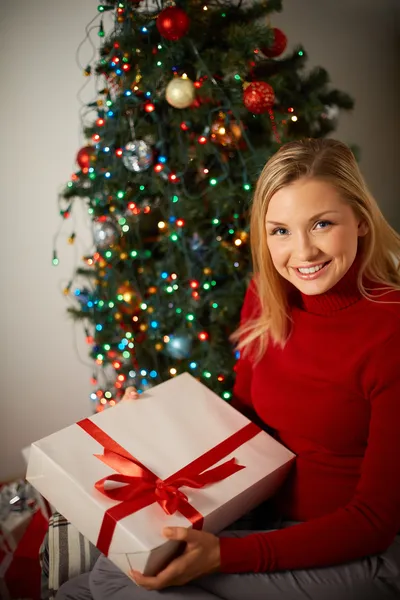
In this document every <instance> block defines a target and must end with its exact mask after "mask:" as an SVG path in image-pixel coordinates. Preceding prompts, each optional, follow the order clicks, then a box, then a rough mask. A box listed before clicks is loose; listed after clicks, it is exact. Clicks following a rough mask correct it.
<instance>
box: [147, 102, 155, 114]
mask: <svg viewBox="0 0 400 600" xmlns="http://www.w3.org/2000/svg"><path fill="white" fill-rule="evenodd" d="M155 109H156V107H155V106H154V104H153V103H152V102H146V104H145V105H144V110H145V111H146V112H147V113H152V112H153V111H154V110H155Z"/></svg>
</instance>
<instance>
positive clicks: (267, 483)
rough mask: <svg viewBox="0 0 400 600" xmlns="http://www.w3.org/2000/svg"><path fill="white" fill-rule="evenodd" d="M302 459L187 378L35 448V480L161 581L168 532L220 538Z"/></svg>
mask: <svg viewBox="0 0 400 600" xmlns="http://www.w3.org/2000/svg"><path fill="white" fill-rule="evenodd" d="M293 459H294V455H293V454H292V453H291V452H290V451H289V450H287V449H286V448H285V447H284V446H282V445H281V444H279V443H278V442H277V441H276V440H274V439H273V438H272V437H271V436H269V435H268V434H267V433H265V432H264V431H262V430H261V429H260V428H259V427H258V426H257V425H255V424H254V423H251V422H250V421H249V420H248V419H247V418H246V417H244V416H243V415H242V414H241V413H239V412H238V411H236V410H235V409H234V408H232V407H231V406H230V405H229V404H228V403H226V402H225V401H224V400H222V399H221V398H220V397H219V396H217V395H216V394H214V393H213V392H212V391H210V390H209V389H208V388H207V387H206V386H204V385H202V384H201V383H199V382H198V381H197V380H196V379H195V378H194V377H192V376H191V375H189V374H188V373H183V374H182V375H179V376H177V377H175V378H174V379H171V380H169V381H167V382H165V383H162V384H160V385H157V386H155V387H153V388H151V389H150V390H148V391H146V392H145V393H143V394H141V396H140V398H139V399H138V400H134V401H129V402H122V403H120V404H118V405H116V406H115V407H113V408H111V409H108V410H106V411H104V412H102V413H99V414H97V415H95V416H92V417H90V418H88V419H83V420H82V421H79V422H78V423H76V424H74V425H72V426H70V427H66V428H65V429H62V430H61V431H58V432H57V433H54V434H52V435H50V436H48V437H46V438H44V439H42V440H40V441H38V442H36V443H34V444H33V445H32V447H31V452H30V458H29V465H28V472H27V479H28V480H29V481H30V482H31V483H32V484H33V485H34V486H35V487H36V488H37V490H38V491H39V492H40V493H41V494H42V495H43V496H44V497H45V498H47V500H48V501H49V502H50V503H51V504H52V505H54V506H55V507H56V509H57V510H58V511H59V512H60V513H61V514H63V515H64V516H65V517H66V518H67V519H68V520H69V521H71V523H72V524H73V525H75V527H76V528H77V529H78V530H79V531H80V532H81V533H82V534H83V535H84V536H86V537H87V538H88V539H89V540H90V541H91V542H92V543H94V544H95V545H96V546H97V547H98V548H99V550H100V551H101V552H103V554H105V555H107V556H108V557H109V559H110V560H112V561H113V562H114V563H115V564H116V565H117V566H118V567H119V568H120V569H121V570H122V571H123V572H125V573H126V574H128V573H129V571H130V570H131V569H136V570H139V571H141V572H144V573H145V574H148V575H154V574H156V573H157V572H158V571H159V570H160V569H162V568H163V567H164V566H165V564H167V562H168V561H169V560H170V559H171V557H172V556H174V554H175V553H176V552H177V550H178V544H177V542H175V541H171V540H166V539H165V538H164V537H163V536H162V529H163V528H164V527H166V526H181V527H194V528H197V529H204V530H205V531H208V532H211V533H218V532H219V531H221V530H222V529H224V528H225V527H227V526H228V525H229V524H231V523H233V522H234V521H235V520H236V519H238V518H239V517H241V516H242V515H244V514H245V513H246V512H248V511H249V510H250V509H252V508H254V507H255V506H257V505H258V504H260V502H262V501H263V500H266V499H267V498H269V497H271V496H272V495H273V494H274V493H275V492H276V490H277V489H278V487H279V486H280V485H281V484H282V482H283V480H284V479H285V477H286V475H287V473H288V471H289V469H290V467H291V464H292V461H293Z"/></svg>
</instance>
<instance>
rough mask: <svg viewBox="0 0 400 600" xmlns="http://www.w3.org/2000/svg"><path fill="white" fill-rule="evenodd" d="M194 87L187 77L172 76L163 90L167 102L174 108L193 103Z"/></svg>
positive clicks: (185, 106) (184, 106)
mask: <svg viewBox="0 0 400 600" xmlns="http://www.w3.org/2000/svg"><path fill="white" fill-rule="evenodd" d="M194 97H195V89H194V85H193V81H192V80H191V79H189V78H188V77H174V78H173V79H171V81H170V82H169V84H168V85H167V88H166V90H165V98H166V100H167V102H168V103H169V104H170V105H171V106H173V107H174V108H187V107H188V106H190V105H191V104H192V103H193V100H194Z"/></svg>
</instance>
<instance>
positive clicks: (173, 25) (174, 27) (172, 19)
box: [156, 6, 190, 42]
mask: <svg viewBox="0 0 400 600" xmlns="http://www.w3.org/2000/svg"><path fill="white" fill-rule="evenodd" d="M156 25H157V29H158V31H159V32H160V35H162V37H164V38H165V39H166V40H171V41H173V42H176V41H177V40H180V39H181V38H182V37H183V36H184V35H186V34H187V32H188V31H189V25H190V20H189V17H188V16H187V14H186V13H185V11H184V10H182V8H179V7H178V6H169V7H168V8H164V10H162V11H161V12H160V14H159V15H158V17H157V21H156Z"/></svg>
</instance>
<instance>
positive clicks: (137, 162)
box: [122, 140, 153, 173]
mask: <svg viewBox="0 0 400 600" xmlns="http://www.w3.org/2000/svg"><path fill="white" fill-rule="evenodd" d="M122 162H123V164H124V166H125V167H126V168H127V169H128V171H133V172H135V173H140V172H141V171H145V170H146V169H148V168H149V167H150V165H151V163H152V162H153V154H152V152H151V148H150V146H149V145H148V144H146V142H144V141H143V140H134V141H133V142H128V143H127V144H126V146H125V149H124V151H123V154H122Z"/></svg>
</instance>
